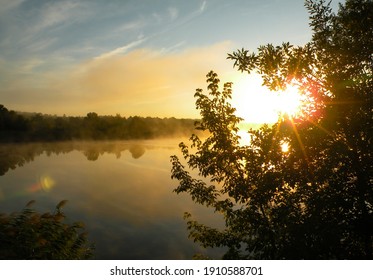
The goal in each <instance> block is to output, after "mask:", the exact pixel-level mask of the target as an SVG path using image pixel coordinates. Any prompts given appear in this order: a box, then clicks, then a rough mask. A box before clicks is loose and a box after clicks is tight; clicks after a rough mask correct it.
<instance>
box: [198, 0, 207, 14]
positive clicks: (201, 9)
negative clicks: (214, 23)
mask: <svg viewBox="0 0 373 280" xmlns="http://www.w3.org/2000/svg"><path fill="white" fill-rule="evenodd" d="M206 5H207V1H203V2H202V4H201V6H200V7H199V11H200V12H201V13H202V12H204V11H205V9H206Z"/></svg>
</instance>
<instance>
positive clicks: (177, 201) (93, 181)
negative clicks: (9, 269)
mask: <svg viewBox="0 0 373 280" xmlns="http://www.w3.org/2000/svg"><path fill="white" fill-rule="evenodd" d="M179 142H180V140H172V141H167V142H166V141H160V140H157V141H143V142H69V143H57V144H50V143H49V144H47V143H38V144H21V145H16V144H12V145H2V146H1V149H0V175H1V176H0V212H7V213H9V212H13V211H20V210H21V209H22V208H23V207H24V206H25V205H26V203H27V202H28V201H30V200H32V199H33V200H36V204H35V205H34V208H35V209H36V210H38V211H42V212H46V211H53V210H54V208H55V206H56V204H57V203H58V202H60V201H61V200H64V199H67V200H68V203H67V204H66V206H65V207H64V212H65V214H66V215H67V217H68V219H69V221H83V222H84V223H85V225H86V229H87V230H88V233H89V238H90V240H91V241H93V242H94V243H95V246H96V251H95V252H96V253H95V257H96V259H190V258H192V257H193V255H194V254H196V253H202V254H206V255H208V256H210V257H213V258H219V257H220V256H221V253H222V251H221V250H211V249H210V250H206V249H203V248H200V247H199V246H198V245H196V244H194V243H193V242H192V241H191V240H189V239H188V237H187V235H188V233H187V230H186V223H185V221H184V220H183V218H182V217H183V213H184V212H185V211H188V212H191V213H192V214H193V215H194V216H195V217H196V218H197V219H198V220H200V221H202V222H205V223H207V224H210V225H213V226H216V225H219V224H220V223H221V220H220V219H221V218H220V217H217V215H216V214H214V213H213V212H212V211H210V210H209V209H205V208H204V207H202V206H199V205H195V204H194V203H193V202H192V201H191V199H190V197H189V196H187V195H176V194H175V193H173V192H172V190H173V189H174V188H175V186H176V185H177V181H173V180H171V179H170V169H171V164H170V160H169V158H170V155H173V154H179V150H178V147H177V145H178V143H179Z"/></svg>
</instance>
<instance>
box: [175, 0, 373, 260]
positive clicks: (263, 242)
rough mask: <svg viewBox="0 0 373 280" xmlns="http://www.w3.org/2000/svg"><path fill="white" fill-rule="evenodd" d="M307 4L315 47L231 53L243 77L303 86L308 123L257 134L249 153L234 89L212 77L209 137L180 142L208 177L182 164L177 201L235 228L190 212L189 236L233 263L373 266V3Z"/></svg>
mask: <svg viewBox="0 0 373 280" xmlns="http://www.w3.org/2000/svg"><path fill="white" fill-rule="evenodd" d="M305 6H306V8H307V9H308V12H309V15H310V27H311V28H312V30H313V36H312V40H311V41H310V42H309V43H307V44H305V45H304V46H292V45H291V44H289V43H283V44H282V45H281V46H273V45H271V44H269V45H266V46H260V47H259V48H258V50H257V52H256V53H255V52H253V53H250V52H249V51H248V50H245V49H242V50H238V51H236V52H233V53H232V54H229V55H228V58H229V59H232V60H233V61H234V66H236V67H238V70H240V71H242V72H247V73H253V72H257V73H259V74H261V75H262V77H263V81H264V85H265V86H268V87H269V88H270V89H273V90H279V89H283V88H285V87H286V85H288V84H296V85H298V86H299V88H300V90H301V91H302V92H303V94H304V95H306V96H307V97H308V100H309V103H308V104H307V106H306V108H304V111H303V114H302V115H300V116H297V117H292V116H281V118H279V120H278V122H277V123H276V124H274V125H273V126H272V127H269V126H267V125H264V126H263V127H262V128H260V129H258V130H250V131H249V133H250V135H251V141H250V143H249V144H248V145H246V146H242V145H240V144H239V136H238V134H237V132H238V126H237V124H238V123H239V121H240V119H239V118H237V117H236V116H235V114H234V112H235V109H234V108H232V107H231V106H230V104H229V99H230V98H231V84H230V83H226V84H225V85H224V89H223V91H219V82H220V81H219V79H218V77H217V74H216V73H214V72H210V73H209V74H208V75H207V83H208V91H209V92H208V94H203V91H202V90H201V89H198V90H197V92H196V94H195V97H196V98H197V101H196V106H197V109H199V110H200V112H201V116H202V120H201V122H200V123H198V125H197V128H198V129H201V130H206V131H209V132H210V136H209V137H208V138H207V139H205V140H204V141H202V140H201V139H200V138H199V137H197V136H195V135H193V136H192V137H191V145H190V146H188V145H186V144H184V143H181V144H180V147H181V150H182V153H183V156H184V159H185V161H186V163H187V167H189V168H190V169H196V170H198V175H199V177H198V178H195V177H193V176H192V175H191V173H190V172H189V171H188V168H186V167H185V166H184V165H183V164H182V162H181V161H180V160H179V159H178V158H177V157H176V156H172V157H171V162H172V178H175V179H177V180H179V185H178V187H177V188H175V192H176V193H181V192H186V193H189V194H190V195H191V197H192V199H193V200H194V201H196V202H197V203H200V204H203V205H206V206H208V207H212V208H213V209H214V210H215V211H216V212H218V213H220V214H222V215H223V217H224V221H225V227H224V228H223V229H216V228H212V227H209V226H208V225H204V224H201V223H199V222H198V221H195V220H193V219H192V217H191V215H190V214H188V213H186V215H185V218H186V219H187V224H188V230H189V235H190V237H191V238H192V239H193V240H194V241H195V242H199V243H201V244H202V245H203V246H205V247H220V246H226V247H227V248H228V250H227V252H226V254H225V255H224V258H233V259H238V258H256V259H346V258H347V259H372V257H373V255H372V247H373V244H372V243H373V189H372V183H373V178H372V176H373V175H372V174H373V170H372V169H373V168H372V165H373V159H372V133H373V127H372V121H373V99H372V98H373V94H372V88H373V76H372V74H373V73H372V72H373V70H372V69H373V52H372V50H373V17H372V15H373V1H371V0H347V1H346V2H345V4H343V5H341V4H340V6H339V10H338V13H337V14H334V13H333V12H332V10H331V8H330V5H329V4H326V3H325V1H323V0H321V1H312V0H306V1H305ZM284 142H285V143H287V144H288V146H289V150H288V151H287V152H286V153H285V152H283V151H282V149H281V145H282V144H283V143H284Z"/></svg>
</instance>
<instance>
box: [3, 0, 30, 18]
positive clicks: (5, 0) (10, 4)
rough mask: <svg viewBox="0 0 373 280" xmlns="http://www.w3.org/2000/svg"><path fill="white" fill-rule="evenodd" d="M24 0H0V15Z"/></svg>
mask: <svg viewBox="0 0 373 280" xmlns="http://www.w3.org/2000/svg"><path fill="white" fill-rule="evenodd" d="M24 1H25V0H12V1H9V0H0V15H3V14H6V13H8V12H9V11H11V10H13V9H16V8H17V7H19V6H20V5H21V4H22V3H23V2H24Z"/></svg>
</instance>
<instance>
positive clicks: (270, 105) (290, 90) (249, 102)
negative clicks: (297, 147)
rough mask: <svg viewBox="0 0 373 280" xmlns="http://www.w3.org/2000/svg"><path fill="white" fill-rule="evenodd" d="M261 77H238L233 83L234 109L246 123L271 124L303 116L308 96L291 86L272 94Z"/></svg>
mask: <svg viewBox="0 0 373 280" xmlns="http://www.w3.org/2000/svg"><path fill="white" fill-rule="evenodd" d="M262 84H263V81H262V79H261V77H260V76H259V75H255V74H252V75H238V76H235V79H234V80H233V88H232V89H233V95H232V106H233V107H235V108H236V113H237V115H238V116H239V117H241V118H243V119H244V122H246V123H255V124H264V123H267V124H272V123H275V122H277V121H278V120H279V119H280V118H282V117H284V116H289V117H291V118H295V117H299V116H300V115H302V113H303V112H302V111H303V109H304V108H303V107H304V104H305V103H306V99H305V96H304V95H303V94H302V91H301V90H300V89H299V88H298V87H297V86H296V85H291V84H289V85H288V86H287V88H286V89H285V90H283V91H277V92H275V91H270V90H269V89H268V88H267V87H265V86H263V85H262Z"/></svg>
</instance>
